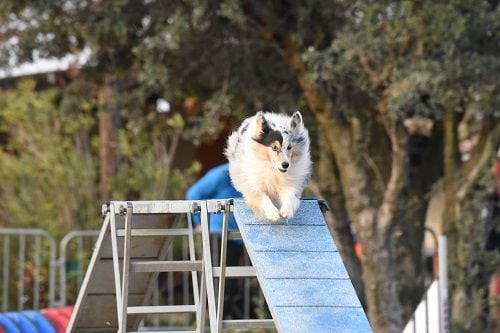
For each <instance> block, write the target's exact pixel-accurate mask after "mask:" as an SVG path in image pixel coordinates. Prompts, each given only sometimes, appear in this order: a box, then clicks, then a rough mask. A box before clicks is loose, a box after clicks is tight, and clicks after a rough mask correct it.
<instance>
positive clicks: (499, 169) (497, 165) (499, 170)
mask: <svg viewBox="0 0 500 333" xmlns="http://www.w3.org/2000/svg"><path fill="white" fill-rule="evenodd" d="M494 172H495V175H500V161H496V162H495V171H494Z"/></svg>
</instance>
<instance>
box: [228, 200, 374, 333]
mask: <svg viewBox="0 0 500 333" xmlns="http://www.w3.org/2000/svg"><path fill="white" fill-rule="evenodd" d="M234 214H235V217H236V221H237V223H238V227H239V230H240V233H241V236H242V238H243V240H244V243H245V247H246V249H247V251H248V254H249V256H250V259H251V261H252V263H253V266H254V267H255V270H256V272H257V278H258V279H259V284H260V286H261V289H262V291H263V293H264V295H265V298H266V301H267V304H268V306H269V310H270V311H271V314H272V316H273V318H274V321H275V323H276V327H277V329H278V331H279V332H286V333H304V332H314V333H329V332H336V333H368V332H372V330H371V327H370V324H369V322H368V319H367V317H366V314H365V313H364V311H363V308H362V306H361V303H360V302H359V299H358V297H357V295H356V291H355V290H354V287H353V285H352V283H351V280H350V279H349V275H348V273H347V271H346V269H345V266H344V264H343V262H342V259H341V258H340V255H339V252H338V250H337V247H336V246H335V243H334V242H333V239H332V237H331V235H330V231H329V230H328V227H327V225H326V223H325V220H324V217H323V214H322V212H321V210H320V208H319V205H318V202H317V201H316V200H301V204H300V208H299V210H298V211H297V212H296V213H295V216H294V217H293V218H292V219H290V220H288V221H287V220H284V219H281V220H279V221H276V222H273V221H269V220H266V219H263V218H259V217H257V216H255V215H254V214H253V212H252V211H251V209H250V208H248V206H246V205H245V203H244V202H243V200H234Z"/></svg>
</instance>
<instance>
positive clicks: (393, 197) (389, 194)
mask: <svg viewBox="0 0 500 333" xmlns="http://www.w3.org/2000/svg"><path fill="white" fill-rule="evenodd" d="M386 102H387V99H386V97H385V96H384V97H382V100H381V101H380V102H379V103H378V110H379V112H380V115H381V116H382V122H383V124H384V127H385V129H386V132H387V135H388V136H389V139H390V141H391V150H392V160H391V175H390V177H389V181H388V182H387V186H386V188H385V191H384V195H383V198H382V203H381V205H380V207H379V210H378V213H377V216H378V219H377V220H378V229H379V230H380V231H382V232H384V231H387V230H388V229H389V227H390V226H391V225H393V224H394V223H395V219H394V215H395V213H396V209H397V207H398V199H399V197H400V195H401V191H402V189H403V187H404V185H405V183H406V182H405V175H406V173H405V170H406V168H405V163H406V157H407V152H406V149H405V146H406V141H407V139H408V138H407V135H406V134H405V133H404V132H403V131H402V130H400V129H398V124H397V120H394V119H392V118H391V116H390V114H389V110H388V108H387V103H386Z"/></svg>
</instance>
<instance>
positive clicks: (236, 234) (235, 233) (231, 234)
mask: <svg viewBox="0 0 500 333" xmlns="http://www.w3.org/2000/svg"><path fill="white" fill-rule="evenodd" d="M227 239H242V238H241V233H240V232H239V231H229V232H228V234H227Z"/></svg>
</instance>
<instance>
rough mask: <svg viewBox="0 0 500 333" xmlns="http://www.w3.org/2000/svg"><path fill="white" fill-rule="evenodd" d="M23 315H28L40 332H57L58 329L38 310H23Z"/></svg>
mask: <svg viewBox="0 0 500 333" xmlns="http://www.w3.org/2000/svg"><path fill="white" fill-rule="evenodd" d="M22 314H23V315H25V316H26V317H28V318H29V319H30V320H31V321H32V322H33V323H34V324H35V326H36V328H37V329H38V332H39V333H56V329H55V328H54V326H52V324H51V322H50V321H49V320H48V319H47V318H45V316H44V315H43V314H41V313H40V312H37V311H23V312H22Z"/></svg>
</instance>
